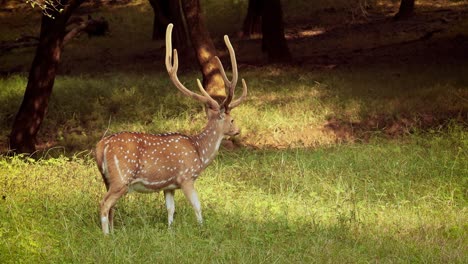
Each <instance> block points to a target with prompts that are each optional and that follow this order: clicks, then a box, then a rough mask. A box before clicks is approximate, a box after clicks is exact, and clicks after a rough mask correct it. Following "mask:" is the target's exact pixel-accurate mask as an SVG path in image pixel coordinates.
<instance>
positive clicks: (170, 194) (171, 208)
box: [164, 190, 175, 227]
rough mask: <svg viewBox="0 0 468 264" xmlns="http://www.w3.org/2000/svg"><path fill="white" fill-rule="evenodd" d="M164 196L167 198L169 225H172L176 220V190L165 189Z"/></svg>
mask: <svg viewBox="0 0 468 264" xmlns="http://www.w3.org/2000/svg"><path fill="white" fill-rule="evenodd" d="M164 198H165V199H166V208H167V223H168V226H169V227H171V225H172V222H173V221H174V212H175V202H174V190H165V191H164Z"/></svg>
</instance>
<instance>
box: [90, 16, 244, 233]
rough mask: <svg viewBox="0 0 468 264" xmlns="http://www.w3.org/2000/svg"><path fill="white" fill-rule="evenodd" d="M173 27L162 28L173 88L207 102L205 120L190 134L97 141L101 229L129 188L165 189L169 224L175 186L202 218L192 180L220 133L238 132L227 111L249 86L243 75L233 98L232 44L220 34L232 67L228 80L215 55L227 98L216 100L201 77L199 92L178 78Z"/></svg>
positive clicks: (214, 149) (108, 224) (215, 146)
mask: <svg viewBox="0 0 468 264" xmlns="http://www.w3.org/2000/svg"><path fill="white" fill-rule="evenodd" d="M172 28H173V26H172V24H169V26H168V27H167V31H166V60H165V61H166V69H167V72H168V73H169V77H170V79H171V80H172V82H173V83H174V85H175V86H176V88H177V89H179V90H180V91H181V92H182V93H183V94H184V95H186V96H189V97H191V98H194V99H195V100H197V101H199V102H201V103H203V104H204V105H206V107H207V115H208V123H207V125H206V127H205V129H204V130H203V131H202V132H200V133H199V134H197V135H194V136H187V135H183V134H179V133H165V134H159V135H152V134H144V133H131V132H121V133H118V134H114V135H111V136H108V137H105V138H103V139H102V140H101V141H99V142H98V144H97V146H96V161H97V165H98V168H99V171H100V172H101V174H102V177H103V179H104V183H105V185H106V188H107V193H106V195H105V196H104V198H103V200H102V202H101V212H100V215H101V225H102V230H103V232H104V233H105V234H108V233H109V229H112V226H113V207H114V205H115V203H116V202H117V200H118V199H119V198H120V197H121V196H123V195H124V194H126V193H128V192H131V191H137V192H156V191H161V190H162V191H164V196H165V199H166V207H167V211H168V224H169V226H170V225H171V224H172V222H173V219H174V218H173V216H174V211H175V205H174V190H176V189H182V191H183V192H184V194H185V196H186V197H187V199H188V200H189V201H190V203H191V204H192V206H193V208H194V210H195V214H196V217H197V220H198V222H199V223H202V221H203V219H202V214H201V207H200V202H199V200H198V195H197V192H196V190H195V187H194V182H195V180H196V179H197V177H198V176H199V175H200V173H201V172H202V171H203V170H204V169H205V168H206V167H207V166H208V165H209V164H210V162H211V161H212V160H213V159H214V157H215V156H216V153H217V151H218V148H219V145H220V143H221V140H222V139H223V137H224V136H226V135H228V136H234V135H237V134H238V133H239V128H238V127H237V126H236V125H235V124H234V120H233V118H232V117H231V115H230V111H231V110H232V109H233V108H234V107H236V106H238V105H239V104H240V103H241V102H242V101H243V100H244V99H245V97H246V96H247V85H246V83H245V81H244V80H242V85H243V92H242V95H241V97H239V98H238V99H237V100H234V101H233V98H234V91H235V86H236V83H237V77H238V74H237V64H236V58H235V54H234V49H233V48H232V45H231V43H230V42H229V38H228V37H227V36H225V37H224V40H225V43H226V46H227V47H228V50H229V54H230V57H231V63H232V68H233V77H232V80H231V81H229V79H228V78H227V76H226V73H225V71H224V68H223V66H222V64H221V61H220V60H219V58H216V61H217V63H218V66H219V67H220V70H221V73H222V76H223V79H224V82H225V85H226V88H227V89H228V92H227V97H226V100H224V102H223V103H222V104H221V105H220V104H219V103H218V102H216V101H215V100H214V99H213V98H212V97H211V96H210V95H209V94H208V93H207V92H206V91H205V89H204V88H203V86H202V84H201V82H200V80H197V84H198V88H199V90H200V93H201V94H198V93H195V92H192V91H191V90H189V89H187V88H186V87H185V86H184V85H183V84H182V83H181V82H180V81H179V79H178V77H177V69H178V63H179V62H178V57H177V50H175V49H174V51H173V52H172V44H171V33H172Z"/></svg>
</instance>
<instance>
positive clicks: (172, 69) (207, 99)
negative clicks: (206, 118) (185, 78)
mask: <svg viewBox="0 0 468 264" xmlns="http://www.w3.org/2000/svg"><path fill="white" fill-rule="evenodd" d="M173 27H174V25H172V24H169V25H168V26H167V30H166V69H167V72H168V73H169V77H170V78H171V80H172V82H173V83H174V85H175V86H176V87H177V89H179V90H180V91H181V92H182V93H183V94H185V95H187V96H190V97H192V98H194V99H195V100H197V101H200V102H202V103H204V104H207V105H208V107H209V108H211V109H213V110H219V109H220V106H219V104H218V103H217V102H216V101H215V100H214V99H213V98H212V97H211V96H210V95H209V94H208V93H207V92H206V90H205V88H203V85H202V84H201V82H200V80H199V79H197V84H198V88H199V89H200V92H201V93H202V95H199V94H197V93H194V92H192V91H190V90H189V89H187V88H186V87H185V86H184V85H183V84H182V83H181V82H180V81H179V78H178V77H177V69H178V68H179V58H178V56H177V50H176V49H174V58H172V56H171V55H172V28H173ZM172 60H173V62H172Z"/></svg>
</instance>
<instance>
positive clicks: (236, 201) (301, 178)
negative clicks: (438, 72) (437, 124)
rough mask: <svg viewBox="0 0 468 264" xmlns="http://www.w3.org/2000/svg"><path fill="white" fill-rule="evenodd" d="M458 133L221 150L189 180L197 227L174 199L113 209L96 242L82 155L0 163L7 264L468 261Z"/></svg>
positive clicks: (99, 189) (95, 190)
mask: <svg viewBox="0 0 468 264" xmlns="http://www.w3.org/2000/svg"><path fill="white" fill-rule="evenodd" d="M466 147H467V141H466V132H464V131H463V130H460V129H459V128H456V127H455V128H454V129H453V131H452V132H451V133H449V134H446V133H444V134H439V133H437V134H433V135H428V136H423V137H416V138H414V139H411V140H409V142H407V143H397V142H388V141H383V142H382V141H378V142H374V143H369V144H365V145H357V144H354V145H341V146H335V147H332V148H318V149H315V150H311V149H296V150H288V151H271V150H262V151H246V150H240V151H235V152H225V151H222V152H221V155H220V157H219V158H218V159H217V160H216V161H215V162H214V164H213V165H212V166H210V167H209V168H208V169H207V171H206V172H205V173H204V174H203V176H202V177H201V178H200V179H199V180H198V181H197V188H198V190H199V193H200V197H201V201H202V207H203V212H204V216H205V219H206V223H205V225H204V226H203V227H202V228H199V227H197V224H196V221H195V217H194V214H193V211H192V208H191V206H190V205H189V204H188V202H187V201H186V200H185V198H184V197H183V195H181V194H180V193H177V195H176V207H177V212H178V213H177V215H176V222H175V226H174V229H173V230H167V227H166V210H165V206H164V199H163V197H162V195H142V194H132V195H129V196H126V197H125V198H123V199H121V200H120V202H119V204H118V210H117V214H116V215H117V216H116V230H115V233H114V234H113V235H111V236H109V237H103V235H102V234H101V230H100V228H99V222H98V203H99V201H100V199H101V198H102V195H103V193H104V186H103V184H102V183H101V179H100V176H99V174H98V172H97V170H96V168H95V165H94V162H93V160H92V159H91V158H90V157H89V156H88V155H87V154H81V155H79V156H75V157H73V158H64V157H61V158H57V159H44V160H39V161H34V160H28V159H26V158H21V157H13V158H6V157H2V158H1V159H0V164H1V166H2V171H1V172H0V173H1V177H0V179H1V182H0V186H2V188H1V195H2V200H1V201H0V203H1V204H2V206H1V207H0V215H1V219H2V222H1V225H0V236H1V238H2V239H1V242H0V252H1V253H2V256H3V257H2V259H3V260H6V262H7V263H8V262H17V261H20V262H36V261H45V260H46V259H47V261H51V262H108V261H112V262H118V263H120V262H130V261H131V262H146V261H164V262H172V261H178V262H183V263H189V262H191V261H193V260H194V259H197V261H203V262H242V263H245V262H249V263H251V262H255V263H258V262H265V261H274V262H282V263H284V262H288V263H289V262H316V263H323V262H332V263H339V262H343V261H345V262H349V261H351V262H374V261H377V262H448V263H463V262H466V261H467V255H466V250H467V248H466V242H467V241H466V238H467V234H466V230H467V225H466V222H467V213H468V212H467V211H466V205H467V203H466V202H467V201H466V185H467V180H466V175H467V174H468V171H467V167H466V159H467V158H468V156H467V154H468V153H467V152H466Z"/></svg>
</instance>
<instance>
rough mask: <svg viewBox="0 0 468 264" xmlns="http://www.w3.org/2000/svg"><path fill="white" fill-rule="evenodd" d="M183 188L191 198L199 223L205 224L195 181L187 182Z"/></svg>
mask: <svg viewBox="0 0 468 264" xmlns="http://www.w3.org/2000/svg"><path fill="white" fill-rule="evenodd" d="M181 188H182V191H183V192H184V195H185V197H186V198H187V200H189V201H190V203H191V204H192V207H193V210H194V211H195V216H196V217H197V221H198V223H199V224H200V225H201V224H203V217H202V212H201V205H200V200H199V199H198V194H197V191H196V190H195V187H194V186H193V181H190V182H186V183H185V184H183V185H182V186H181Z"/></svg>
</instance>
